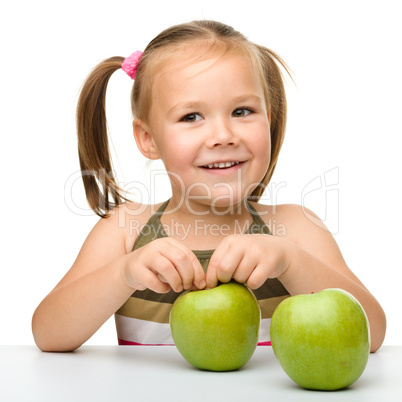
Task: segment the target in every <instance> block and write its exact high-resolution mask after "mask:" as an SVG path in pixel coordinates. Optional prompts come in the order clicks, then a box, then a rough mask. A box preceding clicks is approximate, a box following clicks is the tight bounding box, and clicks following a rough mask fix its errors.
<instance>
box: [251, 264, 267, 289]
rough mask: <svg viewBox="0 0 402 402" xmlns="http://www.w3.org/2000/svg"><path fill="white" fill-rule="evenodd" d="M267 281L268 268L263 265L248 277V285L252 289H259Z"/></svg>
mask: <svg viewBox="0 0 402 402" xmlns="http://www.w3.org/2000/svg"><path fill="white" fill-rule="evenodd" d="M267 279H268V274H267V267H266V266H263V265H257V266H256V267H255V269H254V270H253V271H252V272H251V274H250V276H249V277H248V279H247V281H246V285H247V287H248V288H250V289H258V288H259V287H261V286H262V285H263V284H264V282H265V281H266V280H267Z"/></svg>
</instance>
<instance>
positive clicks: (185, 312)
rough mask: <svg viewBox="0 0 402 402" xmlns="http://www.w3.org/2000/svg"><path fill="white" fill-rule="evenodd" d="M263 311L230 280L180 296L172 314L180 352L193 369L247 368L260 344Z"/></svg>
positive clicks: (250, 296)
mask: <svg viewBox="0 0 402 402" xmlns="http://www.w3.org/2000/svg"><path fill="white" fill-rule="evenodd" d="M260 320H261V312H260V307H259V305H258V302H257V300H256V298H255V296H254V294H253V293H252V292H251V291H250V290H249V289H248V288H247V287H246V286H244V285H242V284H239V283H237V282H234V281H231V282H229V283H224V284H220V285H219V286H217V287H215V288H213V289H205V290H197V291H190V292H187V293H184V294H182V295H180V296H179V297H178V298H177V299H176V301H175V302H174V304H173V307H172V310H171V312H170V328H171V331H172V337H173V340H174V342H175V344H176V347H177V349H178V350H179V352H180V353H181V354H182V355H183V357H184V358H185V359H186V360H187V361H188V362H189V363H190V364H192V365H193V366H195V367H197V368H199V369H203V370H211V371H230V370H236V369H238V368H240V367H242V366H244V365H245V364H246V363H247V362H248V361H249V359H250V358H251V356H252V355H253V353H254V351H255V348H256V346H257V343H258V334H259V329H260Z"/></svg>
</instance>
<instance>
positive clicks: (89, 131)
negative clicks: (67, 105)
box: [77, 57, 127, 217]
mask: <svg viewBox="0 0 402 402" xmlns="http://www.w3.org/2000/svg"><path fill="white" fill-rule="evenodd" d="M123 61H124V58H123V57H112V58H109V59H107V60H104V61H103V62H101V63H100V64H99V65H98V66H97V67H96V68H95V69H94V70H93V71H92V72H91V74H90V75H89V76H88V78H87V80H86V81H85V83H84V86H83V88H82V90H81V94H80V97H79V101H78V106H77V134H78V153H79V160H80V167H81V173H82V180H83V182H84V188H85V193H86V197H87V201H88V203H89V205H90V207H91V209H92V210H93V211H94V212H95V213H96V214H97V215H99V216H100V217H106V216H107V213H108V212H109V211H110V210H111V209H112V208H113V207H115V206H116V205H119V204H121V203H122V202H123V201H127V199H126V198H125V197H124V196H123V190H122V189H120V188H119V187H118V185H117V183H116V180H115V178H114V176H113V171H112V163H111V157H110V150H109V142H108V132H107V122H106V112H105V101H106V88H107V84H108V82H109V79H110V77H111V76H112V74H113V73H114V72H115V71H116V70H118V69H119V68H120V67H121V64H122V63H123ZM110 198H111V199H112V201H111V200H110Z"/></svg>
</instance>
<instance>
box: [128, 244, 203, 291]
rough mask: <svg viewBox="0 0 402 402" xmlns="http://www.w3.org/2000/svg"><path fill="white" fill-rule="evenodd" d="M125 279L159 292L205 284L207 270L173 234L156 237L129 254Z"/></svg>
mask: <svg viewBox="0 0 402 402" xmlns="http://www.w3.org/2000/svg"><path fill="white" fill-rule="evenodd" d="M123 279H124V281H125V283H126V284H127V285H128V286H130V287H131V288H133V289H135V290H145V289H151V290H153V291H154V292H157V293H167V292H169V291H170V289H173V290H174V291H175V292H181V291H182V290H183V289H191V288H194V287H195V288H197V289H203V288H204V287H205V274H204V270H203V269H202V266H201V264H200V262H199V261H198V259H197V257H196V256H195V254H194V253H193V252H192V251H191V250H190V249H189V248H188V247H186V246H184V245H183V244H181V243H180V242H179V241H177V240H175V239H172V238H170V237H166V238H161V239H156V240H154V241H152V242H150V243H148V244H146V245H145V246H143V247H141V248H139V249H137V250H135V251H134V252H132V253H130V254H127V259H126V264H125V265H124V269H123Z"/></svg>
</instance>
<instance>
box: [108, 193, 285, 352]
mask: <svg viewBox="0 0 402 402" xmlns="http://www.w3.org/2000/svg"><path fill="white" fill-rule="evenodd" d="M168 202H169V200H168V201H166V202H165V203H164V204H162V205H161V207H160V208H159V209H158V210H157V211H156V213H155V214H154V215H152V216H151V218H150V219H149V220H148V222H147V224H146V225H145V226H144V227H143V228H142V230H141V232H140V234H139V236H138V238H137V240H136V242H135V244H134V247H133V250H136V249H138V248H140V247H142V246H144V245H146V244H148V243H149V242H151V241H152V240H155V239H157V238H161V237H167V234H166V232H165V231H164V230H163V226H162V223H161V221H160V216H161V215H162V213H163V211H164V210H165V208H166V206H167V205H168ZM247 205H248V208H249V211H250V213H251V215H252V217H253V223H252V224H251V225H250V227H249V228H248V230H247V232H246V233H249V234H257V233H258V234H271V233H270V231H269V229H268V227H267V226H266V225H265V223H264V221H263V220H262V219H261V217H260V216H259V215H258V213H257V211H256V210H255V209H254V207H252V206H251V205H250V204H249V203H248V204H247ZM193 252H194V254H195V255H196V257H197V258H198V260H199V261H200V263H201V265H202V267H203V269H204V271H205V272H206V270H207V267H208V264H209V261H210V259H211V256H212V254H213V252H214V250H193ZM253 293H254V294H255V296H256V298H257V300H258V303H259V305H260V308H261V328H260V338H259V345H270V344H271V342H270V335H269V332H270V323H271V317H272V314H273V312H274V310H275V308H276V307H277V306H278V304H279V303H280V302H281V301H282V300H284V299H285V298H287V297H289V293H288V291H287V290H286V289H285V288H284V287H283V285H282V284H281V282H280V281H279V280H278V279H267V280H266V282H265V283H264V284H263V285H262V286H261V287H260V288H258V289H255V290H253ZM179 295H180V293H175V292H174V291H172V290H171V291H170V292H168V293H163V294H160V293H155V292H153V291H152V290H149V289H146V290H142V291H140V290H137V291H135V292H134V293H133V294H132V295H131V297H130V298H129V299H128V300H127V301H126V302H125V303H124V304H123V306H121V307H120V309H119V310H118V311H116V313H115V321H116V330H117V337H118V342H119V345H174V342H173V339H172V335H171V332H170V326H169V314H170V310H171V308H172V304H173V303H174V301H175V300H176V299H177V297H178V296H179Z"/></svg>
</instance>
